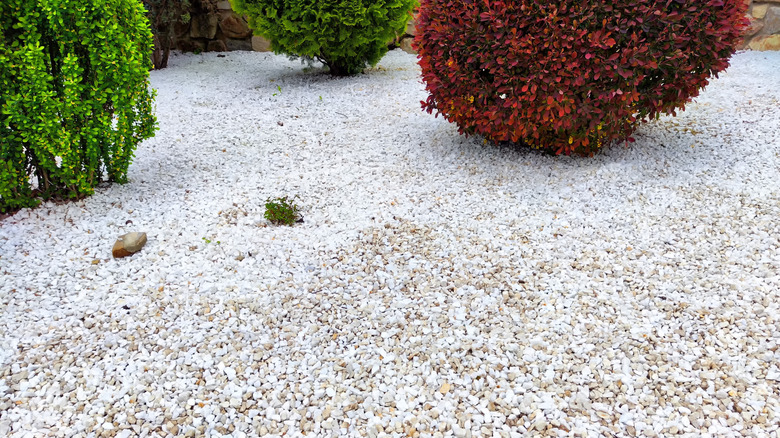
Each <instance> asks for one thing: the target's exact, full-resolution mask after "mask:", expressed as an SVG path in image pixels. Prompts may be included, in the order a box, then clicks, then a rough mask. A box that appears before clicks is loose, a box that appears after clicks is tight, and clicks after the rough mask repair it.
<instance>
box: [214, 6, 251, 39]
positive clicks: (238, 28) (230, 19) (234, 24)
mask: <svg viewBox="0 0 780 438" xmlns="http://www.w3.org/2000/svg"><path fill="white" fill-rule="evenodd" d="M219 28H220V29H221V30H222V33H223V34H224V35H225V36H226V37H228V38H235V39H243V38H249V37H250V36H252V29H250V28H249V24H248V23H247V22H246V20H244V18H243V17H241V16H240V15H238V14H236V13H235V12H233V11H226V12H221V13H220V14H219Z"/></svg>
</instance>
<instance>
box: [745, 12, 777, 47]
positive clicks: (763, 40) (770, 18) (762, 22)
mask: <svg viewBox="0 0 780 438" xmlns="http://www.w3.org/2000/svg"><path fill="white" fill-rule="evenodd" d="M745 1H746V2H748V3H750V9H749V10H748V18H749V19H750V28H749V29H748V31H747V33H746V35H745V44H744V46H743V48H747V49H752V50H780V0H745Z"/></svg>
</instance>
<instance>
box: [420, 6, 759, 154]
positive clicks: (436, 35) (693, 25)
mask: <svg viewBox="0 0 780 438" xmlns="http://www.w3.org/2000/svg"><path fill="white" fill-rule="evenodd" d="M745 8H746V4H745V1H744V0H618V1H614V0H561V1H555V2H552V1H548V0H515V1H503V0H474V1H451V0H422V1H421V5H420V9H419V11H420V14H419V17H418V23H417V31H418V33H417V36H416V39H415V46H416V48H417V50H418V54H419V57H420V61H419V63H420V66H421V68H422V75H423V80H424V81H425V83H426V88H427V91H428V93H429V97H428V98H427V100H426V101H425V102H423V108H424V109H425V110H427V111H428V112H429V113H432V112H434V111H435V112H436V115H437V116H438V115H439V114H441V115H442V116H444V118H445V119H446V120H448V121H450V122H454V123H456V124H457V125H458V127H459V131H460V132H461V133H462V134H466V135H469V134H478V135H481V136H484V137H485V138H486V139H488V140H492V141H512V142H524V143H526V144H529V145H531V146H532V147H536V148H542V149H546V150H549V151H551V152H554V153H556V154H572V153H576V154H581V155H592V154H593V153H595V152H597V151H598V150H599V149H600V148H601V147H602V146H603V145H605V144H607V143H609V142H611V141H613V140H628V141H632V140H633V139H632V138H631V134H632V133H633V132H634V131H635V129H636V128H637V126H638V124H639V123H640V122H642V121H644V120H648V119H651V118H656V117H658V116H659V115H660V114H673V115H674V114H675V111H676V110H678V109H684V107H685V104H686V103H687V102H689V101H690V100H691V99H692V98H693V97H695V96H697V95H698V93H699V91H700V90H701V89H702V88H703V87H704V86H706V85H707V83H708V81H709V78H711V77H712V76H717V74H718V72H721V71H723V70H724V69H725V68H726V67H727V66H728V65H729V63H728V60H729V58H730V57H731V55H732V54H733V53H734V51H735V50H736V46H737V45H738V43H739V42H740V39H741V32H742V30H743V28H744V27H745V26H746V24H747V23H746V18H745Z"/></svg>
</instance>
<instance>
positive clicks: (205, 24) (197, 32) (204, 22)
mask: <svg viewBox="0 0 780 438" xmlns="http://www.w3.org/2000/svg"><path fill="white" fill-rule="evenodd" d="M191 21H192V23H191V25H190V37H192V38H208V39H213V38H214V36H215V35H216V34H217V26H218V25H219V17H217V15H216V14H209V15H195V16H193V17H192V20H191Z"/></svg>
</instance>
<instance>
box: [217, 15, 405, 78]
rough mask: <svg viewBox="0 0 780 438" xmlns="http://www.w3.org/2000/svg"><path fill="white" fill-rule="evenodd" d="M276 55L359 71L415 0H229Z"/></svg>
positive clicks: (341, 71)
mask: <svg viewBox="0 0 780 438" xmlns="http://www.w3.org/2000/svg"><path fill="white" fill-rule="evenodd" d="M230 2H231V3H232V5H233V9H234V10H235V11H236V12H238V13H239V14H244V15H246V16H247V17H249V25H250V27H252V29H254V31H255V34H256V35H261V36H263V37H265V38H266V39H268V40H270V41H271V48H272V49H273V50H274V52H276V53H283V54H287V55H291V56H301V57H303V58H304V59H316V60H318V61H320V62H322V63H323V64H325V65H327V66H328V67H330V72H331V74H333V75H336V76H346V75H353V74H357V73H360V72H361V71H363V69H364V68H366V66H374V65H376V63H377V62H379V60H380V59H381V58H382V56H384V54H385V53H387V44H388V43H389V42H390V41H392V40H393V38H395V36H396V34H402V33H403V32H404V29H405V28H406V23H407V21H409V19H410V18H411V16H412V9H413V8H414V6H415V5H416V3H417V1H416V0H230Z"/></svg>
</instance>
